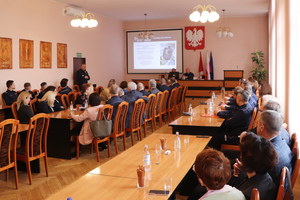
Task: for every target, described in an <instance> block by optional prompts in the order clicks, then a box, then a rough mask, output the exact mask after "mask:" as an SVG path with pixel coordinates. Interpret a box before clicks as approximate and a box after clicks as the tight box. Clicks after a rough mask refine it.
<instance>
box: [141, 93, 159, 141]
mask: <svg viewBox="0 0 300 200" xmlns="http://www.w3.org/2000/svg"><path fill="white" fill-rule="evenodd" d="M147 98H148V99H149V101H148V103H146V105H145V114H146V118H145V119H144V124H143V125H144V136H145V137H146V136H147V123H148V122H151V130H152V132H153V129H154V123H155V122H154V120H153V107H154V103H155V99H156V95H155V94H150V95H149V96H148V97H147Z"/></svg>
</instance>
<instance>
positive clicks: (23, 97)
mask: <svg viewBox="0 0 300 200" xmlns="http://www.w3.org/2000/svg"><path fill="white" fill-rule="evenodd" d="M30 98H31V94H30V93H29V92H26V91H25V92H21V93H20V94H19V96H18V99H17V102H16V103H17V111H18V116H19V120H20V123H21V124H29V120H30V118H31V117H33V115H34V114H33V112H32V110H31V108H30V106H29V102H30Z"/></svg>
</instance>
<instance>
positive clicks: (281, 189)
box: [276, 167, 287, 200]
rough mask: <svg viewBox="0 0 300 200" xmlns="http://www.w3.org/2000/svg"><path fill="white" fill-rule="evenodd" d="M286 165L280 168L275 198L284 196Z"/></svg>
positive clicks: (277, 199)
mask: <svg viewBox="0 0 300 200" xmlns="http://www.w3.org/2000/svg"><path fill="white" fill-rule="evenodd" d="M286 169H287V168H286V167H283V168H282V169H281V175H280V181H279V186H278V190H277V197H276V200H282V199H283V196H284V185H285V178H286Z"/></svg>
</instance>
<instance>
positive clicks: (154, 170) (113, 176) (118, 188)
mask: <svg viewBox="0 0 300 200" xmlns="http://www.w3.org/2000/svg"><path fill="white" fill-rule="evenodd" d="M161 137H165V138H166V139H167V149H168V150H170V151H171V153H170V154H169V155H165V154H164V152H162V155H161V161H160V163H159V164H158V165H157V164H155V162H156V154H155V144H160V141H159V138H161ZM174 139H175V135H173V134H156V133H154V134H152V135H150V136H148V137H147V138H145V139H144V140H142V141H141V142H139V143H137V144H136V145H134V146H133V147H131V148H129V149H128V150H126V151H124V152H123V153H121V154H120V155H118V156H116V157H115V158H113V159H111V160H109V161H108V162H106V163H104V164H103V165H101V166H100V167H97V168H96V169H94V170H92V171H91V172H89V173H88V174H86V175H85V176H83V177H82V178H80V179H79V180H77V181H75V182H74V183H72V184H70V185H69V186H67V187H66V188H64V189H62V190H61V191H59V192H57V193H56V194H54V195H53V196H51V197H50V198H49V199H67V197H69V196H71V197H73V198H74V199H145V197H146V195H147V193H148V192H149V190H150V189H154V190H155V189H156V190H163V189H164V177H172V189H171V191H170V194H172V193H173V192H174V191H175V190H176V187H177V186H178V184H179V183H180V182H181V180H182V179H183V177H184V176H185V175H186V173H187V172H188V171H189V169H190V168H191V166H192V165H193V163H194V160H195V158H196V155H197V154H198V153H199V152H201V151H202V150H203V149H204V148H205V147H206V145H207V144H208V142H209V140H210V139H211V137H210V138H196V136H190V137H189V140H190V142H189V143H188V144H184V135H180V139H181V149H180V151H174ZM146 144H147V145H148V146H149V152H150V157H151V172H146V184H145V187H144V188H142V189H138V188H137V173H136V169H137V168H138V165H142V164H143V151H144V146H145V145H146ZM167 198H168V197H166V196H160V197H159V196H157V197H156V199H167Z"/></svg>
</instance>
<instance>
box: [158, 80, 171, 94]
mask: <svg viewBox="0 0 300 200" xmlns="http://www.w3.org/2000/svg"><path fill="white" fill-rule="evenodd" d="M160 83H161V86H160V91H162V92H164V91H165V90H168V91H169V94H170V92H171V88H170V87H169V86H167V81H166V79H165V78H162V79H161V81H160Z"/></svg>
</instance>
